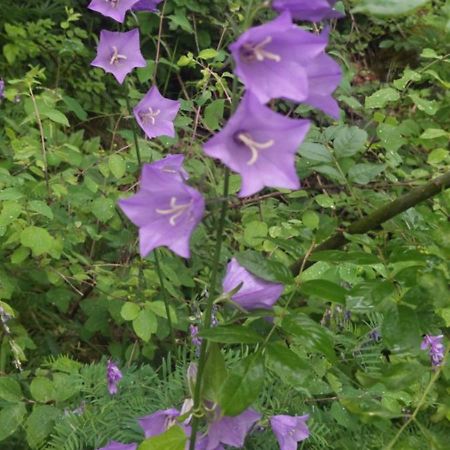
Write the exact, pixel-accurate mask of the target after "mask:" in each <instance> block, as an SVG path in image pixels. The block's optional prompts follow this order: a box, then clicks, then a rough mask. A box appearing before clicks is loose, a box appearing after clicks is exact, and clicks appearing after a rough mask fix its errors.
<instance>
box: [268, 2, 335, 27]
mask: <svg viewBox="0 0 450 450" xmlns="http://www.w3.org/2000/svg"><path fill="white" fill-rule="evenodd" d="M336 1H337V0H313V1H312V0H273V2H272V8H273V9H275V10H276V11H278V12H283V11H289V12H290V13H291V15H292V17H293V18H294V19H297V20H309V21H311V22H319V21H321V20H323V19H338V18H340V17H343V14H341V13H340V12H338V11H336V10H335V9H333V6H334V4H335V3H336Z"/></svg>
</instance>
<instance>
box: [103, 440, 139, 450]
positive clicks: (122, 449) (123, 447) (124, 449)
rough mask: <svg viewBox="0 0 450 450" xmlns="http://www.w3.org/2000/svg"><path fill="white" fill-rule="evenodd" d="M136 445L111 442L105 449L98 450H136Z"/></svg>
mask: <svg viewBox="0 0 450 450" xmlns="http://www.w3.org/2000/svg"><path fill="white" fill-rule="evenodd" d="M136 449H137V444H122V443H121V442H117V441H111V442H109V443H108V445H107V446H106V447H102V448H99V449H98V450H136Z"/></svg>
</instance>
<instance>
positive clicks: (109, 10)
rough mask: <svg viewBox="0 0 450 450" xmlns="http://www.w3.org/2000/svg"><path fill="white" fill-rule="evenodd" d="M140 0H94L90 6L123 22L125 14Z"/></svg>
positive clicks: (93, 9)
mask: <svg viewBox="0 0 450 450" xmlns="http://www.w3.org/2000/svg"><path fill="white" fill-rule="evenodd" d="M138 1H139V0H92V1H91V3H89V6H88V8H89V9H92V11H97V12H99V13H100V14H103V15H104V16H107V17H111V19H114V20H117V22H120V23H123V21H124V20H125V15H126V13H127V11H129V10H130V9H131V8H132V7H133V6H134V5H135V3H137V2H138Z"/></svg>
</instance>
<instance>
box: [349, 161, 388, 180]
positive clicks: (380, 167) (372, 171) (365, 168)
mask: <svg viewBox="0 0 450 450" xmlns="http://www.w3.org/2000/svg"><path fill="white" fill-rule="evenodd" d="M384 169H385V166H384V164H371V163H362V164H355V165H354V166H353V167H351V168H350V170H349V171H348V178H349V180H350V181H352V182H353V183H358V184H368V183H370V182H371V181H373V180H374V179H375V178H376V177H377V176H378V175H380V173H382V172H383V171H384Z"/></svg>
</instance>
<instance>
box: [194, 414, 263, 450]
mask: <svg viewBox="0 0 450 450" xmlns="http://www.w3.org/2000/svg"><path fill="white" fill-rule="evenodd" d="M217 412H218V413H219V414H220V411H219V409H217ZM260 418H261V414H259V413H257V412H256V411H255V410H253V409H247V410H246V411H244V412H243V413H241V414H239V415H238V416H235V417H229V416H220V415H219V418H218V419H216V420H214V421H213V422H212V423H211V424H210V425H209V427H208V431H207V434H206V435H205V436H204V437H202V438H201V439H200V441H199V446H198V447H199V449H201V450H203V449H204V450H221V449H222V448H223V446H222V445H230V446H232V447H239V448H240V447H243V446H244V442H245V438H246V437H247V434H248V433H249V431H250V430H251V428H252V427H253V425H254V424H255V423H256V422H257V421H258V420H259V419H260Z"/></svg>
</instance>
